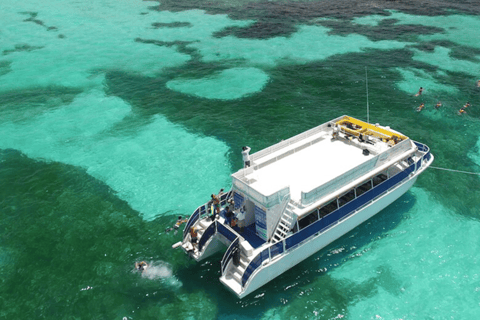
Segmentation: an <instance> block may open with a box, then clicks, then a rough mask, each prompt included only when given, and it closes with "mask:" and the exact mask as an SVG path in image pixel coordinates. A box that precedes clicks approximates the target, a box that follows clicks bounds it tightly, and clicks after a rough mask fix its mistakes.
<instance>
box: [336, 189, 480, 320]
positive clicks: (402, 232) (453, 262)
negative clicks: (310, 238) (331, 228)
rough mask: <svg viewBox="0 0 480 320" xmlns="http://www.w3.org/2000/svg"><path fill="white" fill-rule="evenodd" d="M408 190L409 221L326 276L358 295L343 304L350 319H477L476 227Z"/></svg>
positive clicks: (422, 193)
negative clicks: (413, 199) (412, 201)
mask: <svg viewBox="0 0 480 320" xmlns="http://www.w3.org/2000/svg"><path fill="white" fill-rule="evenodd" d="M410 192H411V193H412V194H413V195H414V196H415V197H416V199H417V203H416V204H415V206H414V207H413V208H412V209H411V210H409V213H408V214H409V218H407V219H403V220H402V221H401V222H400V224H399V225H398V226H396V227H395V229H394V230H390V231H387V233H388V236H385V237H382V238H381V239H380V240H376V241H374V242H372V243H369V244H367V245H366V246H365V247H366V248H358V250H357V251H358V252H364V253H363V254H362V255H359V256H356V257H355V258H352V259H349V260H348V261H346V262H343V263H342V264H340V266H339V267H338V268H336V269H334V270H332V271H331V272H330V273H329V274H330V276H331V277H332V278H333V279H335V280H337V281H341V282H344V283H349V287H350V288H351V290H354V291H360V292H362V294H361V296H362V299H360V300H356V301H351V304H350V305H349V306H348V315H349V317H351V318H360V317H365V318H368V319H370V318H374V317H376V316H377V315H378V316H379V317H381V318H382V319H410V318H412V319H426V318H432V319H433V318H439V319H446V318H455V317H456V316H459V315H461V318H465V319H474V318H477V316H478V306H479V304H478V297H479V295H478V292H479V291H480V290H479V288H480V287H479V285H478V280H479V279H480V271H479V270H480V266H479V264H480V261H479V259H478V258H477V257H478V249H479V247H478V244H479V243H480V223H479V222H478V221H476V220H473V219H469V218H466V217H462V216H458V215H456V214H454V213H452V212H450V211H449V210H447V209H446V208H444V207H442V206H441V205H440V204H439V202H438V201H436V200H435V196H433V195H431V194H429V193H427V192H425V191H423V190H422V189H419V188H412V189H411V191H410ZM368 247H374V248H375V250H366V249H367V248H368ZM363 290H368V291H367V292H364V291H363ZM439 297H443V299H442V298H439Z"/></svg>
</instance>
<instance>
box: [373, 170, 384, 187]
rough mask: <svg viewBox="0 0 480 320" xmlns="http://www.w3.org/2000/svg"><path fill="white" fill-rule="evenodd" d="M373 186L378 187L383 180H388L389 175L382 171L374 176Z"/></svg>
mask: <svg viewBox="0 0 480 320" xmlns="http://www.w3.org/2000/svg"><path fill="white" fill-rule="evenodd" d="M372 180H373V186H374V187H376V186H378V185H379V184H380V183H382V182H383V181H385V180H387V175H386V174H384V173H380V174H379V175H377V176H375V177H373V179H372Z"/></svg>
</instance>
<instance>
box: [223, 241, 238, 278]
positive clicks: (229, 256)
mask: <svg viewBox="0 0 480 320" xmlns="http://www.w3.org/2000/svg"><path fill="white" fill-rule="evenodd" d="M239 239H240V238H238V237H237V238H236V239H235V240H233V241H232V243H231V244H230V246H229V247H228V249H227V251H226V252H225V254H224V255H223V258H222V262H221V266H222V275H223V274H224V273H225V268H226V267H227V265H228V262H229V261H230V260H231V259H232V258H233V255H234V253H235V250H238V243H239Z"/></svg>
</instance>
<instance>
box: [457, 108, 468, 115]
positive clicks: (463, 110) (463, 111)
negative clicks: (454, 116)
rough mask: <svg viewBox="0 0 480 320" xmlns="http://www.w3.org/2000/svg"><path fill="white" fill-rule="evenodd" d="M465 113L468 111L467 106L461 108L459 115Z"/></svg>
mask: <svg viewBox="0 0 480 320" xmlns="http://www.w3.org/2000/svg"><path fill="white" fill-rule="evenodd" d="M464 113H467V111H465V108H463V107H462V108H460V110H458V115H459V116H461V115H462V114H464Z"/></svg>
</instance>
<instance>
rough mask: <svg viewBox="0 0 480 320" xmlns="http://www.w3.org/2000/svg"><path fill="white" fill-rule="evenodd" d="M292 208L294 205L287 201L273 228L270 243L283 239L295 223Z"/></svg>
mask: <svg viewBox="0 0 480 320" xmlns="http://www.w3.org/2000/svg"><path fill="white" fill-rule="evenodd" d="M294 209H295V206H294V205H292V204H291V203H290V202H289V203H288V204H287V207H286V208H285V211H284V212H283V215H282V217H281V218H280V222H279V223H278V225H277V228H276V229H275V233H274V234H273V237H272V240H271V241H272V243H277V242H279V241H282V240H283V239H285V237H286V236H287V234H288V232H290V230H291V229H292V227H293V224H294V223H295V221H294V218H293V217H294V214H293V210H294Z"/></svg>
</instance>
